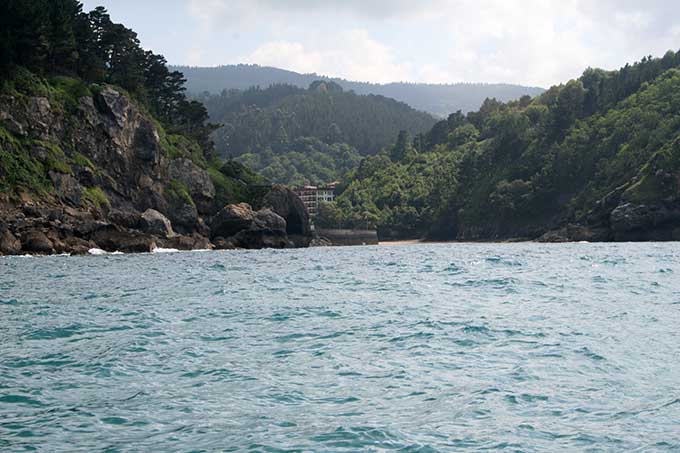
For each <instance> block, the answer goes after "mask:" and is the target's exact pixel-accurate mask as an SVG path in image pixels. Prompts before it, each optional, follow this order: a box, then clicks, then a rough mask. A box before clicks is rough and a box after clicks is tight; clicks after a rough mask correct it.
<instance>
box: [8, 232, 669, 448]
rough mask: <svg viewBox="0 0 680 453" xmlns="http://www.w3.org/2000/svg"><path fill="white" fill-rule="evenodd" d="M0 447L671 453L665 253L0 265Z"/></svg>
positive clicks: (426, 248) (109, 259) (324, 253)
mask: <svg viewBox="0 0 680 453" xmlns="http://www.w3.org/2000/svg"><path fill="white" fill-rule="evenodd" d="M0 266H1V267H2V272H1V273H0V320H1V321H0V327H1V328H0V451H2V452H5V451H7V452H20V451H35V450H38V451H50V452H71V451H77V452H90V451H110V452H127V451H196V452H199V451H251V452H308V451H314V452H354V451H399V452H423V453H425V452H448V451H468V450H469V451H482V450H483V451H486V450H503V451H583V450H592V451H678V450H680V442H679V441H678V435H677V432H678V431H677V423H678V420H680V394H679V393H678V388H680V333H678V328H677V326H678V325H680V309H679V308H678V307H680V305H679V304H680V302H679V301H680V280H678V279H677V278H675V277H674V276H675V275H678V273H679V271H680V246H679V245H677V244H674V243H671V244H554V245H549V244H545V245H543V244H541V245H539V244H429V245H407V246H394V247H364V248H336V249H309V250H290V251H266V250H265V251H243V252H241V251H236V252H235V251H231V252H214V253H176V254H161V255H135V256H112V255H106V256H98V257H74V258H64V257H45V258H35V259H30V260H28V259H23V258H0Z"/></svg>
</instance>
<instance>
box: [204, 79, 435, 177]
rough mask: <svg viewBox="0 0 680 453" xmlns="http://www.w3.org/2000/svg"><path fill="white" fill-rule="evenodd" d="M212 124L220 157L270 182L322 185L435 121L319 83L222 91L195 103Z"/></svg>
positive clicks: (393, 103) (371, 97) (385, 101)
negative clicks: (403, 134) (398, 138)
mask: <svg viewBox="0 0 680 453" xmlns="http://www.w3.org/2000/svg"><path fill="white" fill-rule="evenodd" d="M196 99H197V100H199V101H201V102H202V103H203V104H205V106H206V108H207V109H208V112H209V115H210V119H211V121H212V122H214V123H219V124H220V125H222V127H220V128H219V129H218V130H217V131H216V132H215V133H214V135H213V138H214V140H215V144H216V149H217V152H218V154H219V155H221V156H223V157H230V158H234V159H236V160H238V161H239V162H242V163H244V164H245V165H247V166H249V167H251V168H253V169H254V170H256V171H258V172H260V173H262V174H263V175H264V176H265V177H267V178H268V179H270V180H271V181H273V182H278V183H286V184H292V185H300V184H305V183H312V184H319V183H324V182H330V181H334V180H336V179H339V178H341V177H342V176H343V175H344V174H345V173H346V172H347V171H349V170H352V169H354V168H355V167H356V166H357V164H358V163H359V161H360V159H361V157H362V156H365V155H371V154H375V153H377V152H378V151H380V150H381V149H382V148H384V147H385V146H388V145H389V144H390V143H391V142H392V140H393V139H394V137H395V136H396V135H397V134H398V132H399V131H400V130H402V129H403V130H406V131H408V132H410V133H412V134H418V133H421V132H424V131H426V130H428V129H429V128H431V127H432V126H433V125H434V124H435V122H436V120H435V118H434V117H432V116H431V115H429V114H427V113H423V112H419V111H416V110H414V109H413V108H411V107H409V106H408V105H406V104H404V103H401V102H397V101H395V100H393V99H388V98H385V97H382V96H374V95H368V96H360V95H357V94H355V93H353V92H346V91H344V90H343V89H342V87H340V85H338V84H336V83H334V82H328V81H316V82H314V83H312V84H310V86H309V87H308V88H306V89H303V88H298V87H295V86H292V85H272V86H269V87H268V88H264V89H262V88H259V87H251V88H249V89H247V90H244V91H239V90H225V91H222V93H221V94H219V95H211V94H209V93H204V94H203V95H201V96H198V97H196Z"/></svg>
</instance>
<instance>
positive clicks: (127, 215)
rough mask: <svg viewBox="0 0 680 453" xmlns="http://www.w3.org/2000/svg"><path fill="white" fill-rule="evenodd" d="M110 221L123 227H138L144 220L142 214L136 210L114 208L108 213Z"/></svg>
mask: <svg viewBox="0 0 680 453" xmlns="http://www.w3.org/2000/svg"><path fill="white" fill-rule="evenodd" d="M108 219H109V222H111V223H112V224H114V225H118V226H121V227H123V228H131V229H137V228H139V227H140V225H141V222H142V217H141V215H140V214H139V213H138V212H137V211H134V210H124V209H112V210H111V211H109V214H108Z"/></svg>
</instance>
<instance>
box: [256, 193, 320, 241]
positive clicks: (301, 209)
mask: <svg viewBox="0 0 680 453" xmlns="http://www.w3.org/2000/svg"><path fill="white" fill-rule="evenodd" d="M262 207H263V208H269V209H271V210H272V211H274V212H275V213H276V214H278V215H279V216H281V217H283V218H284V219H285V220H286V232H287V233H288V234H289V235H298V236H308V237H310V238H311V236H312V230H311V226H310V223H309V213H307V208H305V205H304V203H302V200H301V199H300V197H298V196H297V195H296V194H295V192H293V191H292V190H290V189H288V188H287V187H284V186H280V185H276V186H274V187H273V188H272V190H271V191H270V192H269V193H268V194H267V195H265V197H264V199H263V200H262Z"/></svg>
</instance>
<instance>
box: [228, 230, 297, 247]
mask: <svg viewBox="0 0 680 453" xmlns="http://www.w3.org/2000/svg"><path fill="white" fill-rule="evenodd" d="M231 240H232V241H233V243H234V244H235V245H236V247H238V248H244V249H263V248H273V249H285V248H292V247H294V245H293V244H292V243H291V242H290V241H289V240H288V236H287V235H286V232H285V231H280V230H279V231H272V230H266V229H252V230H243V231H241V232H239V233H238V234H236V235H235V236H234V237H233V238H231Z"/></svg>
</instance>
